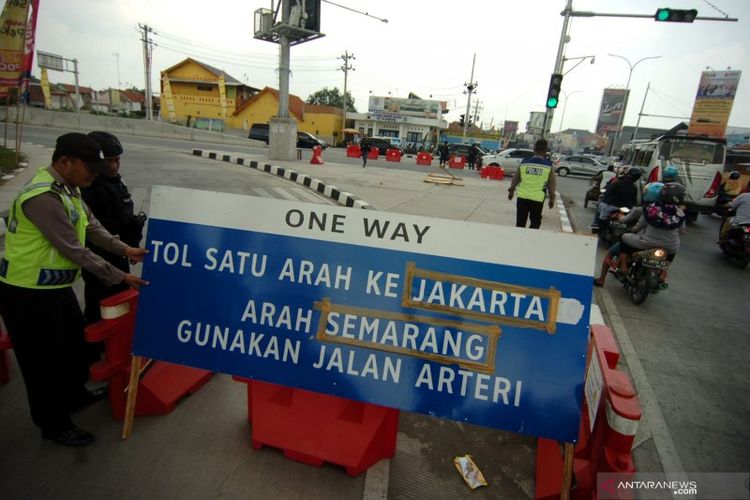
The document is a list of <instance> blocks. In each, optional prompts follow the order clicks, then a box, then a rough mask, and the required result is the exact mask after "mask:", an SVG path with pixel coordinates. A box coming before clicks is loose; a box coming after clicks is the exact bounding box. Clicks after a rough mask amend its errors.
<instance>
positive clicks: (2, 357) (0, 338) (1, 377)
mask: <svg viewBox="0 0 750 500" xmlns="http://www.w3.org/2000/svg"><path fill="white" fill-rule="evenodd" d="M10 349H13V344H12V343H11V342H10V337H9V336H8V333H7V332H5V331H3V330H0V385H2V384H7V383H8V382H9V381H10V356H8V351H9V350H10Z"/></svg>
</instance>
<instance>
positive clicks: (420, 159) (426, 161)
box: [417, 151, 432, 165]
mask: <svg viewBox="0 0 750 500" xmlns="http://www.w3.org/2000/svg"><path fill="white" fill-rule="evenodd" d="M417 165H432V155H431V154H430V153H427V152H426V151H420V152H419V153H417Z"/></svg>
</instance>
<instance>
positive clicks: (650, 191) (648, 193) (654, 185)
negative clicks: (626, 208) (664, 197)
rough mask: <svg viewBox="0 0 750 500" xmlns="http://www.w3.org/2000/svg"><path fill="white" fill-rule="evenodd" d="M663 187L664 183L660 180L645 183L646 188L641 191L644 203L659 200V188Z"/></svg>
mask: <svg viewBox="0 0 750 500" xmlns="http://www.w3.org/2000/svg"><path fill="white" fill-rule="evenodd" d="M663 188H664V184H662V183H661V182H649V183H648V184H646V189H645V190H644V191H643V201H645V202H646V203H653V202H655V201H659V198H660V196H659V195H660V194H661V190H662V189H663Z"/></svg>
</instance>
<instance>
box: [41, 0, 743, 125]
mask: <svg viewBox="0 0 750 500" xmlns="http://www.w3.org/2000/svg"><path fill="white" fill-rule="evenodd" d="M335 3H337V4H341V5H345V6H346V7H349V8H351V9H355V10H360V11H363V12H364V11H366V12H369V13H370V14H371V15H373V16H376V17H379V18H386V19H387V20H388V22H387V23H383V22H381V21H379V20H377V19H374V18H372V17H367V16H364V15H361V14H357V13H355V12H352V11H350V10H346V9H343V8H341V7H338V6H336V5H332V4H329V3H325V2H324V3H323V4H322V17H321V31H322V32H323V33H325V35H326V36H325V37H323V38H321V39H318V40H313V41H310V42H307V43H303V44H300V45H296V46H293V47H292V49H291V58H292V77H291V81H290V91H291V92H292V93H293V94H296V95H298V96H300V97H301V98H302V99H307V97H308V96H309V95H310V94H311V93H313V92H315V91H316V90H319V89H320V88H322V87H339V88H340V89H343V84H344V74H343V72H342V71H338V70H337V68H339V67H340V66H341V65H342V61H341V60H340V59H338V57H339V56H341V55H343V54H344V51H349V53H353V54H354V55H355V57H356V59H355V60H354V61H352V64H353V66H354V67H355V71H353V72H349V75H350V76H349V90H350V92H351V93H352V96H353V97H354V99H355V104H356V107H357V109H358V111H360V112H364V111H366V110H367V101H368V96H369V95H370V93H372V94H373V95H388V93H389V92H390V93H391V95H393V96H397V97H406V96H407V95H408V93H409V92H414V93H416V94H417V95H419V96H420V97H422V98H429V97H430V96H431V95H432V97H433V98H434V99H439V100H445V101H448V106H449V108H450V109H451V112H450V113H449V115H448V119H450V120H455V119H457V118H458V115H459V114H461V113H464V110H465V107H466V96H465V95H464V94H463V91H464V84H465V83H467V82H469V80H470V73H471V64H472V56H473V54H474V53H476V69H475V72H474V81H476V82H478V83H479V86H478V88H477V92H476V94H474V96H473V98H472V99H478V100H479V102H480V105H481V111H480V113H479V116H480V120H481V121H483V122H484V125H485V126H487V125H488V124H489V123H490V121H492V122H493V124H495V125H498V124H499V123H501V122H503V121H504V120H516V121H519V122H521V127H524V126H525V123H526V121H527V120H528V118H529V112H530V111H543V110H544V101H545V98H546V92H547V86H548V83H549V75H550V74H551V73H552V71H553V69H554V62H555V57H556V54H557V47H558V43H559V40H560V33H561V29H562V22H563V18H562V16H560V11H561V10H563V8H564V7H565V0H520V1H517V0H462V1H460V2H451V1H448V0H443V1H434V0H380V1H378V2H373V1H367V0H336V2H335ZM710 3H711V4H713V5H714V6H716V8H718V9H720V10H721V11H723V12H724V13H726V14H728V15H729V16H730V17H736V18H739V22H713V21H696V22H695V23H693V24H677V23H657V22H655V21H653V20H651V19H621V18H603V17H598V18H573V19H572V26H571V29H570V38H571V40H570V43H568V45H567V49H566V56H567V57H568V58H573V57H580V56H588V55H595V56H596V62H595V63H594V64H589V62H588V60H586V61H585V62H584V63H583V64H581V65H579V66H578V67H576V68H575V69H573V70H572V71H570V73H568V74H567V75H566V76H565V79H564V81H563V92H564V93H567V94H568V95H569V104H568V105H567V106H566V108H565V116H564V123H563V128H580V129H587V130H593V129H594V127H595V124H596V119H597V116H598V112H599V105H600V102H601V97H602V89H604V88H605V87H609V86H619V87H621V88H624V87H625V84H626V82H627V79H628V71H629V69H628V64H627V63H626V62H625V61H624V60H622V59H619V58H616V57H610V56H608V54H610V53H611V54H618V55H621V56H624V57H626V58H627V59H629V60H630V62H631V63H633V64H634V63H635V62H636V61H638V60H639V59H641V58H643V57H649V56H661V59H657V60H647V61H643V62H641V63H640V64H638V65H637V66H636V67H635V69H634V70H633V73H632V78H631V83H630V88H631V99H630V102H629V105H628V110H627V115H626V118H625V124H626V125H635V122H636V120H637V117H638V111H639V108H640V106H641V103H642V100H643V97H644V94H645V91H646V86H647V84H648V83H649V82H651V89H652V90H651V92H649V94H648V98H647V100H646V104H645V108H644V113H646V114H652V115H670V116H689V115H690V113H691V110H692V106H693V99H694V97H695V93H696V90H697V87H698V81H699V79H700V74H701V71H703V70H704V69H706V67H707V66H710V67H711V68H713V69H716V70H724V69H726V68H727V67H731V68H732V69H734V70H743V72H744V74H743V76H742V79H741V80H740V85H739V88H738V90H737V95H736V98H735V102H734V108H733V110H732V115H731V117H730V120H729V123H730V125H734V126H743V127H750V64H748V62H749V61H750V1H748V0H710ZM270 5H271V0H262V1H261V0H212V1H210V2H200V3H196V2H192V1H186V0H40V13H39V20H38V25H37V47H36V48H37V49H38V50H42V51H46V52H52V53H55V54H59V55H62V56H63V57H66V58H69V59H73V58H76V59H78V61H79V72H80V84H81V85H85V86H90V87H93V88H94V89H96V90H100V89H104V88H108V87H117V86H118V64H117V63H118V57H117V56H115V55H114V54H119V80H120V82H121V83H122V86H123V88H124V87H126V86H128V87H129V86H131V85H135V86H137V87H139V88H143V87H144V71H143V49H142V43H141V41H140V35H139V31H138V24H139V23H142V24H147V25H149V26H151V27H152V28H153V30H154V31H155V32H156V34H155V35H154V36H153V39H154V41H155V43H156V44H157V46H156V47H155V48H154V61H153V71H152V82H153V88H154V89H155V92H158V90H159V73H160V71H161V70H163V69H166V68H168V67H169V66H171V65H173V64H176V63H178V62H180V61H181V60H183V59H184V58H186V57H188V56H191V57H193V58H195V59H198V60H200V61H203V62H206V63H208V64H211V65H213V66H216V67H218V68H221V69H224V70H225V71H226V72H227V73H228V74H230V75H231V76H233V77H235V78H237V79H238V80H241V81H244V82H246V83H247V84H249V85H252V86H254V87H259V88H262V87H264V86H271V87H274V88H278V73H277V71H276V68H277V67H278V46H277V45H276V44H273V43H269V42H264V41H261V40H255V39H253V37H252V32H253V12H254V11H255V10H256V9H258V8H269V7H270ZM666 6H669V7H675V8H695V9H697V10H698V13H699V14H698V15H699V16H706V17H724V14H722V13H721V12H719V11H718V10H716V9H715V8H713V7H712V6H711V5H709V2H708V1H707V0H628V1H627V2H623V1H617V0H574V2H573V7H574V10H581V11H583V10H587V11H594V12H599V13H612V12H618V13H638V14H653V13H654V12H655V11H656V9H657V8H658V7H666ZM576 62H577V61H568V62H567V63H566V65H565V71H567V70H569V69H570V68H572V67H573V65H574V64H575V63H576ZM35 64H36V62H35ZM34 75H36V76H39V69H38V68H34ZM50 80H51V81H53V82H62V83H72V82H73V75H72V74H71V73H59V72H50ZM564 104H565V98H563V100H562V101H561V104H560V107H559V108H558V110H557V112H556V114H555V119H554V121H553V125H552V130H553V131H557V130H558V129H559V127H560V119H561V117H562V109H563V105H564ZM677 121H678V120H677V119H675V118H655V117H643V118H642V120H641V126H642V127H659V128H668V127H671V126H672V125H674V124H675V123H676V122H677Z"/></svg>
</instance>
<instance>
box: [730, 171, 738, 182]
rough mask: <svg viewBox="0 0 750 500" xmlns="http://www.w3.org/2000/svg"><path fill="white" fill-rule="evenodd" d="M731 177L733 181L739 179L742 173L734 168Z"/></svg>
mask: <svg viewBox="0 0 750 500" xmlns="http://www.w3.org/2000/svg"><path fill="white" fill-rule="evenodd" d="M729 178H730V179H732V180H733V181H736V180H737V179H739V178H740V173H739V172H737V171H736V170H732V171H731V172H730V173H729Z"/></svg>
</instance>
